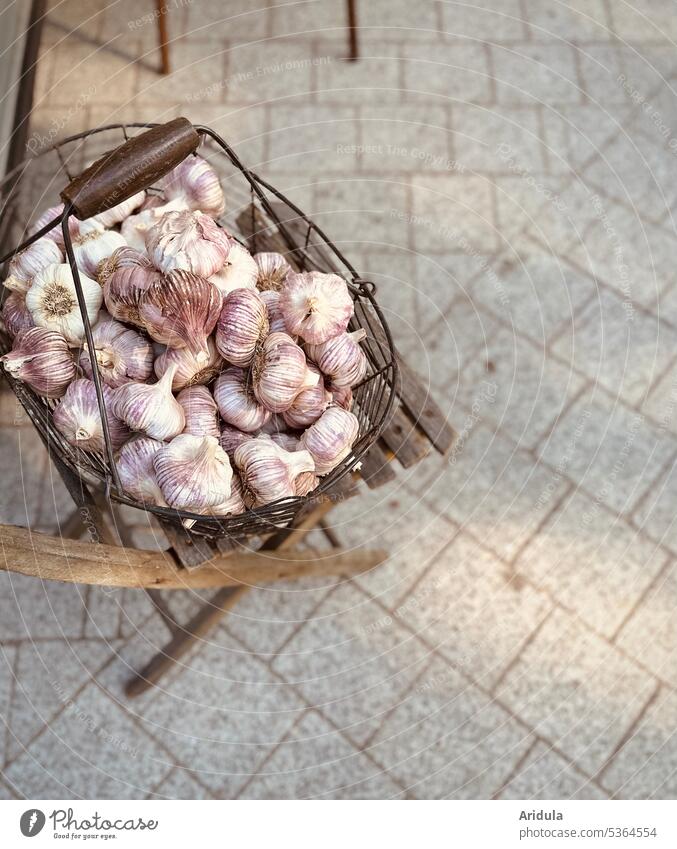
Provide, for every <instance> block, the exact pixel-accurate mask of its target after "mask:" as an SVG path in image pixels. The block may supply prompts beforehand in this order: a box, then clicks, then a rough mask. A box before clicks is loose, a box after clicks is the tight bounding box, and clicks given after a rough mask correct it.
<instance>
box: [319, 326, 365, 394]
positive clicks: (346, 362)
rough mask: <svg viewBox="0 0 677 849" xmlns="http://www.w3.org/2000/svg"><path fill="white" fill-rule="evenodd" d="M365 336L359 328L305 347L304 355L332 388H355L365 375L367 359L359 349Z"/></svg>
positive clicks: (363, 331)
mask: <svg viewBox="0 0 677 849" xmlns="http://www.w3.org/2000/svg"><path fill="white" fill-rule="evenodd" d="M366 335H367V331H366V330H365V329H364V328H362V327H361V328H360V329H359V330H355V331H353V332H352V333H341V334H339V335H338V336H334V338H333V339H328V340H327V341H326V342H320V343H319V344H317V345H306V353H307V354H308V356H309V357H310V359H311V360H312V361H313V362H314V363H317V365H318V368H319V369H320V371H321V372H322V374H325V375H326V376H327V377H328V378H329V379H330V381H331V382H332V384H333V385H334V386H339V387H342V386H343V387H350V386H355V384H356V383H359V382H360V381H361V380H362V379H363V378H364V376H365V374H366V373H367V358H366V356H365V353H364V351H363V350H362V348H360V342H361V341H362V339H364V337H365V336H366Z"/></svg>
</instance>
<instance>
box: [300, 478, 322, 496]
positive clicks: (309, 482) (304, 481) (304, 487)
mask: <svg viewBox="0 0 677 849" xmlns="http://www.w3.org/2000/svg"><path fill="white" fill-rule="evenodd" d="M319 483H320V479H319V477H318V476H317V475H316V474H315V473H314V472H301V474H300V475H297V476H296V477H295V478H294V494H295V495H301V496H304V495H309V494H310V493H311V492H312V491H313V490H314V489H316V488H317V486H318V484H319Z"/></svg>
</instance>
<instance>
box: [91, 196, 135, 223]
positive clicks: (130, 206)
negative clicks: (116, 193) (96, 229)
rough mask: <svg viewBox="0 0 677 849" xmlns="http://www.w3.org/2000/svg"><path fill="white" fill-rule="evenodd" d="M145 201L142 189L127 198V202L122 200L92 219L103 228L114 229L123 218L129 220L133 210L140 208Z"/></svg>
mask: <svg viewBox="0 0 677 849" xmlns="http://www.w3.org/2000/svg"><path fill="white" fill-rule="evenodd" d="M145 199H146V192H145V191H144V190H143V189H142V190H141V191H140V192H136V194H133V195H132V196H131V197H129V198H127V200H123V201H122V203H118V204H117V205H116V206H113V207H111V208H110V209H107V210H105V212H99V213H98V215H95V216H94V218H95V220H96V221H98V222H99V224H102V225H103V226H104V227H115V225H116V224H120V222H121V221H124V220H125V218H129V216H130V215H131V214H132V213H133V212H134V210H135V209H138V208H139V207H140V206H141V204H142V203H143V202H144V201H145Z"/></svg>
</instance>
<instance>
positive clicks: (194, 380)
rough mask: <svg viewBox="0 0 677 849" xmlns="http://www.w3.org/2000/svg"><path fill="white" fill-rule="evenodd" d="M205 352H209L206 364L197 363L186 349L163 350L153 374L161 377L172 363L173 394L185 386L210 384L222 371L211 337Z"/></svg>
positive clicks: (221, 363)
mask: <svg viewBox="0 0 677 849" xmlns="http://www.w3.org/2000/svg"><path fill="white" fill-rule="evenodd" d="M207 351H208V352H209V359H208V360H207V362H203V361H199V362H198V360H197V358H196V357H195V355H194V354H192V353H191V352H190V351H189V350H188V348H165V350H164V351H163V352H162V353H161V354H160V355H159V356H158V357H157V359H156V360H155V374H156V375H157V376H158V377H162V375H163V374H164V373H165V372H166V371H167V368H168V366H169V364H170V363H174V364H175V365H176V373H175V374H174V380H173V382H172V389H173V390H174V392H177V391H178V390H179V389H183V388H184V387H186V386H194V385H202V384H205V383H210V382H211V381H212V380H213V379H214V378H215V377H216V375H217V374H220V373H221V371H222V369H223V358H222V356H221V354H219V352H218V351H217V350H216V345H215V344H214V340H213V339H212V337H211V336H210V337H209V339H207Z"/></svg>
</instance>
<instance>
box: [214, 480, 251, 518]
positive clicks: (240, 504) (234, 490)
mask: <svg viewBox="0 0 677 849" xmlns="http://www.w3.org/2000/svg"><path fill="white" fill-rule="evenodd" d="M246 509H247V506H246V504H245V503H244V492H243V490H242V484H241V483H240V478H239V477H238V476H237V475H236V474H235V473H233V479H232V480H231V482H230V495H229V496H228V499H227V500H226V501H222V502H221V503H220V504H217V505H215V506H214V507H209V508H208V509H207V510H206V511H205V512H206V513H207V514H208V515H210V516H239V515H240V513H244V512H245V510H246Z"/></svg>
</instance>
